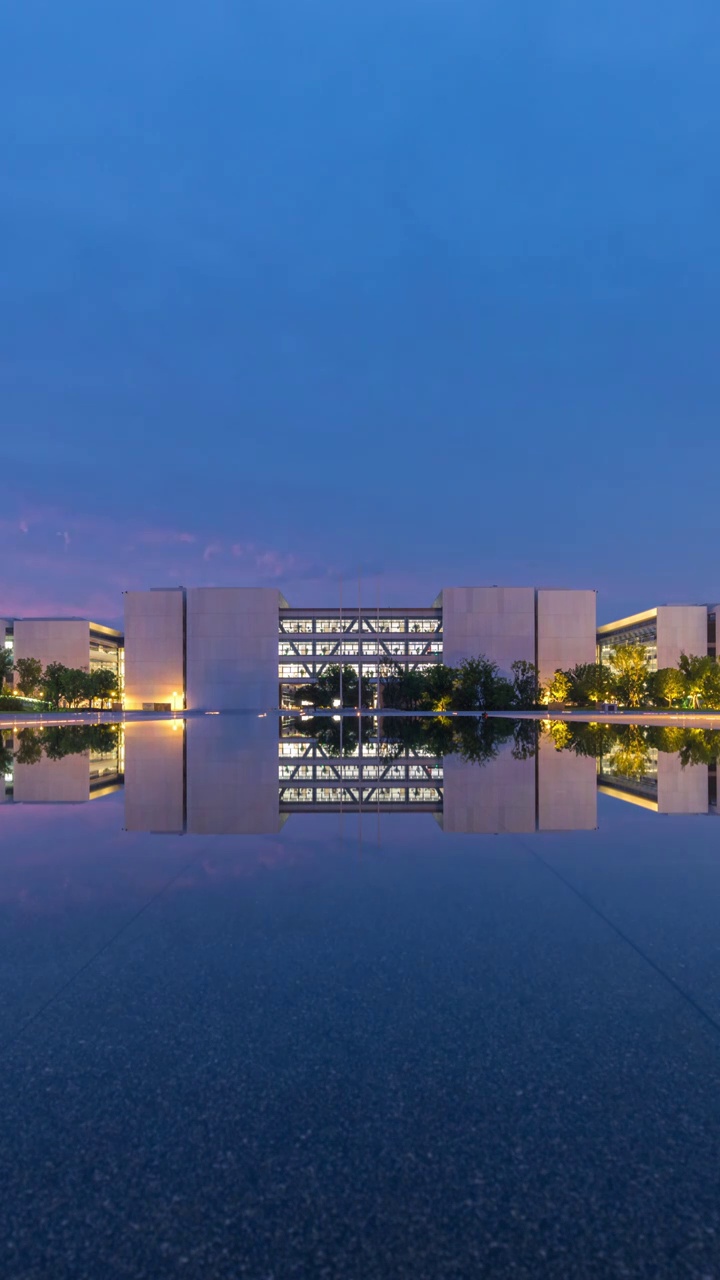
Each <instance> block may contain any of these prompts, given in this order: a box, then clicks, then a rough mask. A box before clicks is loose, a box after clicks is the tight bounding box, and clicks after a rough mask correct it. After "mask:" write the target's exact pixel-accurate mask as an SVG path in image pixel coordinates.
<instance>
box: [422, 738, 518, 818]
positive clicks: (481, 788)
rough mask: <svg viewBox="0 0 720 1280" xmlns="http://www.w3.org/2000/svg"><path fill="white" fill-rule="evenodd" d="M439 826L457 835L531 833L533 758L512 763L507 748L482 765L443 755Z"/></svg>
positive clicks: (502, 748) (509, 751) (508, 747)
mask: <svg viewBox="0 0 720 1280" xmlns="http://www.w3.org/2000/svg"><path fill="white" fill-rule="evenodd" d="M441 825H442V829H443V831H446V832H455V833H457V834H460V833H463V834H486V835H489V834H495V833H499V832H501V831H518V832H520V831H534V830H535V761H534V759H531V760H514V759H513V757H512V755H511V748H510V746H505V747H501V748H500V754H499V755H498V756H497V757H496V759H495V760H491V761H490V763H489V764H486V765H478V764H470V763H468V762H467V761H465V760H462V759H461V758H460V756H446V757H445V759H444V761H443V812H442V823H441Z"/></svg>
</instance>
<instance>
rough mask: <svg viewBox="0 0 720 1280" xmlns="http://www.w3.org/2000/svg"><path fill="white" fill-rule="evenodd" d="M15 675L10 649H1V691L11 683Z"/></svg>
mask: <svg viewBox="0 0 720 1280" xmlns="http://www.w3.org/2000/svg"><path fill="white" fill-rule="evenodd" d="M12 673H13V659H12V653H11V652H10V650H9V649H6V648H4V647H3V648H2V649H0V691H1V690H2V687H3V685H4V684H9V683H10V677H11V675H12Z"/></svg>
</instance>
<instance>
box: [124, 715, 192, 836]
mask: <svg viewBox="0 0 720 1280" xmlns="http://www.w3.org/2000/svg"><path fill="white" fill-rule="evenodd" d="M184 740H185V724H184V722H183V721H182V720H156V721H151V722H150V723H149V724H138V723H137V722H135V723H134V724H133V723H129V724H127V725H126V726H125V829H126V830H127V831H168V832H176V831H182V830H183V826H184V821H185V765H184V754H185V753H184Z"/></svg>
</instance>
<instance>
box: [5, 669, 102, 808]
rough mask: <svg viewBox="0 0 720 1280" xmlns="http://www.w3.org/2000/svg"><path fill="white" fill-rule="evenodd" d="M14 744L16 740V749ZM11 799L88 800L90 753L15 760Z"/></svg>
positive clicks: (19, 801)
mask: <svg viewBox="0 0 720 1280" xmlns="http://www.w3.org/2000/svg"><path fill="white" fill-rule="evenodd" d="M29 656H30V657H35V656H36V655H35V654H31V655H29ZM50 661H52V659H50ZM58 661H62V659H58ZM73 665H77V663H75V664H73ZM18 745H19V744H18V743H17V742H16V744H15V746H16V749H17V747H18ZM13 799H14V800H15V803H16V804H81V803H84V802H85V801H87V800H89V799H90V752H89V751H83V752H81V753H79V754H78V755H71V756H64V757H63V758H62V760H48V759H47V757H46V756H43V758H42V760H39V761H38V763H37V764H18V762H17V760H16V761H15V771H14V778H13Z"/></svg>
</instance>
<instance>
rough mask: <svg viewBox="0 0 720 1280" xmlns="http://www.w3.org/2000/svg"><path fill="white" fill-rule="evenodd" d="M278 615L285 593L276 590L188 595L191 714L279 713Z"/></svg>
mask: <svg viewBox="0 0 720 1280" xmlns="http://www.w3.org/2000/svg"><path fill="white" fill-rule="evenodd" d="M279 610H280V592H279V591H275V590H273V589H271V588H264V587H194V588H192V589H191V590H189V591H188V593H187V706H188V708H191V709H193V710H195V709H204V710H213V711H238V710H240V711H248V710H252V711H261V710H262V711H264V710H268V709H270V708H272V707H277V705H278V626H279V622H278V620H279ZM126 643H127V640H126Z"/></svg>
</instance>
